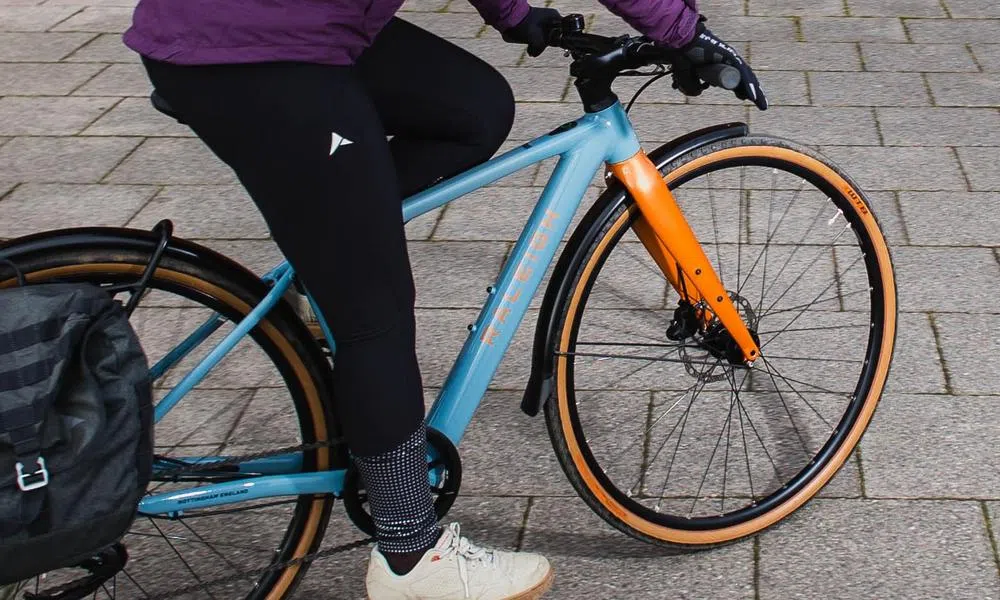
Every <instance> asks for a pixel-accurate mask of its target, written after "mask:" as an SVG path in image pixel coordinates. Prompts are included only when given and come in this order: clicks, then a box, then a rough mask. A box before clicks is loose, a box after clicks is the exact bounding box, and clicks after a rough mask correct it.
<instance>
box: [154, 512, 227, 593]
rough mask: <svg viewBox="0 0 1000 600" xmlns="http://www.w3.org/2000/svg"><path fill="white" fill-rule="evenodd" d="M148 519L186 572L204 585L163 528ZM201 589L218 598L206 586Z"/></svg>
mask: <svg viewBox="0 0 1000 600" xmlns="http://www.w3.org/2000/svg"><path fill="white" fill-rule="evenodd" d="M148 520H149V522H150V523H151V524H152V525H153V527H155V528H156V530H157V531H159V532H160V536H161V537H162V539H163V541H165V542H166V543H167V545H168V546H170V549H171V550H173V551H174V554H176V555H177V558H179V559H180V560H181V563H182V564H183V565H184V567H185V568H186V569H187V570H188V572H189V573H191V576H192V577H194V578H195V580H197V581H198V583H200V584H201V585H205V582H204V581H202V580H201V577H199V576H198V574H197V573H195V571H194V569H193V568H191V565H190V564H188V562H187V561H186V560H184V557H183V556H182V555H181V553H180V551H179V550H177V547H176V546H174V544H173V542H171V541H170V540H169V539H168V538H167V536H166V534H164V533H163V530H162V529H160V526H159V525H157V524H156V521H154V520H153V519H148ZM203 589H204V590H205V593H206V594H208V597H209V598H211V599H212V600H218V599H217V598H216V597H215V595H214V594H212V591H211V590H209V589H208V588H207V587H206V588H203Z"/></svg>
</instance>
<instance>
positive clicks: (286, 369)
mask: <svg viewBox="0 0 1000 600" xmlns="http://www.w3.org/2000/svg"><path fill="white" fill-rule="evenodd" d="M15 260H17V261H18V262H19V263H20V264H19V266H22V267H23V265H24V264H25V263H27V262H28V260H30V259H28V260H25V259H18V258H15ZM39 262H40V263H42V264H40V265H39V266H37V267H33V268H30V269H27V268H25V269H24V272H25V274H27V275H30V274H31V273H33V272H36V271H42V270H46V269H50V268H57V267H69V266H74V265H79V266H86V265H87V264H95V263H116V264H128V265H135V264H138V265H142V264H144V263H143V261H142V260H122V259H121V258H114V257H109V258H108V259H106V260H104V259H95V258H91V259H89V260H88V261H87V263H81V262H79V260H78V259H73V258H72V257H70V258H67V259H66V260H63V261H58V260H56V261H52V260H51V259H50V260H45V259H43V260H41V261H39ZM164 263H165V264H163V265H162V267H161V268H163V269H165V270H173V271H176V272H180V273H184V274H185V275H187V276H189V277H193V278H195V279H198V280H202V281H206V282H207V283H209V284H211V285H215V286H219V287H223V288H225V286H223V285H220V284H218V283H212V282H211V281H208V280H205V279H204V278H203V277H201V276H198V275H195V274H192V273H190V272H187V271H186V270H185V269H183V268H178V267H179V265H176V264H174V263H173V261H172V260H170V259H165V260H164ZM135 279H136V276H134V275H128V276H125V275H122V274H120V273H95V272H90V273H86V274H84V275H81V276H68V277H67V276H62V277H59V278H58V280H59V281H67V282H69V281H75V282H91V283H95V284H104V285H117V284H123V283H128V282H131V281H133V280H135ZM46 281H53V280H46ZM149 289H155V290H159V291H163V292H169V293H171V294H175V295H177V296H180V297H183V298H185V299H188V300H192V301H195V302H198V303H199V304H200V305H202V306H204V307H205V308H208V309H210V310H213V311H215V312H218V313H219V314H222V315H224V316H225V317H226V318H227V319H229V320H230V321H238V320H239V319H240V318H242V313H240V312H239V311H237V310H236V309H234V308H233V307H231V306H229V305H227V304H225V303H223V302H222V301H221V300H219V299H217V298H215V297H213V296H210V295H208V294H206V293H204V292H202V291H201V290H197V289H193V288H189V287H186V286H183V285H180V284H176V283H174V282H170V281H165V280H163V279H161V278H159V277H158V276H157V275H156V274H154V275H153V277H152V278H151V279H150V281H149ZM230 293H232V292H230ZM234 295H236V296H237V297H239V295H238V294H234ZM250 337H251V338H253V340H254V342H256V344H257V345H258V346H259V347H260V349H261V350H263V351H264V352H265V354H267V356H268V358H269V359H270V360H271V363H272V364H273V365H274V366H275V368H276V369H277V370H278V372H279V373H280V374H281V377H282V380H283V382H284V383H285V385H286V388H287V390H288V393H289V397H290V399H291V400H292V403H293V405H294V406H295V413H296V417H297V421H298V424H299V435H300V436H301V437H302V443H303V444H308V443H311V442H315V441H316V436H315V434H314V433H313V432H314V430H315V423H314V422H313V420H312V414H311V411H310V409H309V405H308V402H307V401H306V400H305V399H304V393H303V390H302V387H301V384H300V382H299V380H298V378H297V377H296V376H295V370H294V369H293V368H292V367H291V366H290V365H289V364H288V363H287V362H286V360H285V358H284V355H283V354H282V353H281V351H280V350H279V349H278V348H277V346H275V344H274V343H273V342H271V340H270V339H269V338H268V337H267V335H266V334H264V332H263V331H262V330H261V328H259V327H257V328H254V329H253V330H252V331H251V332H250ZM290 345H292V346H293V347H294V344H291V343H290ZM331 452H332V450H331ZM316 460H317V451H315V450H313V451H308V452H304V453H303V465H304V470H307V471H309V470H315V469H316ZM160 481H161V480H158V479H156V478H155V475H154V478H153V480H152V481H151V484H153V483H158V482H160ZM315 500H316V497H315V496H300V497H299V498H298V499H297V500H296V501H295V508H294V511H293V512H292V517H291V519H290V521H289V524H288V527H287V528H286V530H285V533H284V535H283V537H282V539H281V544H280V546H279V550H277V551H275V552H274V553H273V558H272V562H271V563H270V564H277V563H279V562H283V561H286V560H289V559H291V558H292V555H293V554H294V552H295V549H296V547H297V546H298V541H299V540H300V538H301V537H302V535H303V534H304V530H305V528H306V525H307V522H308V516H309V515H310V513H311V510H312V504H313V502H314V501H315ZM325 510H326V511H327V512H328V511H329V507H326V509H325ZM194 516H197V514H195V515H194ZM206 516H208V515H206ZM143 518H147V519H149V520H150V522H152V523H153V525H154V527H156V525H155V521H156V520H157V518H156V517H142V516H141V515H140V516H139V517H138V518H137V520H138V519H143ZM321 518H322V519H324V520H325V516H324V515H321ZM321 525H322V524H321ZM156 528H157V529H159V528H158V527H156ZM322 529H323V527H321V528H320V535H317V536H316V539H315V540H314V541H313V544H312V545H311V547H310V551H312V550H314V549H315V547H316V546H317V544H318V542H319V540H321V537H322V536H321V534H322ZM128 536H129V534H126V538H125V540H126V546H127V539H128ZM305 567H307V565H305V564H304V565H302V566H300V567H299V569H300V572H301V571H304V570H305ZM127 571H128V567H127V566H126V569H125V571H124V572H123V573H122V574H120V575H121V576H123V577H124V578H126V579H132V577H131V576H129V575H127V574H126V573H127ZM283 573H284V569H278V570H275V571H272V572H268V573H265V574H264V575H263V576H262V577H260V578H259V579H257V580H256V581H252V577H247V580H246V585H248V586H249V585H253V588H252V589H251V590H250V591H249V593H248V594H247V596H246V598H247V599H252V600H256V599H259V598H264V597H265V596H266V595H267V594H268V593H269V592H270V591H271V588H272V587H273V586H274V585H275V584H276V583H277V581H278V580H279V579H280V577H281V576H282V574H283ZM132 581H133V585H135V586H136V587H139V589H140V590H141V586H140V584H139V583H138V582H136V581H135V580H132ZM207 583H208V584H209V586H211V583H212V582H211V580H210V581H208V582H207ZM106 587H107V586H106ZM293 588H294V584H293V586H291V587H290V588H289V591H291V590H292V589H293ZM145 593H146V594H147V595H148V592H145ZM216 593H218V592H216ZM109 595H110V594H109ZM209 595H211V594H209Z"/></svg>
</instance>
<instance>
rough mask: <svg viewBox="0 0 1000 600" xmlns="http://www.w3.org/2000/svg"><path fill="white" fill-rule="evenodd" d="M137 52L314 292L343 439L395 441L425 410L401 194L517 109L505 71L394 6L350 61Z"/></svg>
mask: <svg viewBox="0 0 1000 600" xmlns="http://www.w3.org/2000/svg"><path fill="white" fill-rule="evenodd" d="M145 64H146V68H147V71H148V73H149V76H150V79H151V81H152V83H153V85H154V86H155V87H156V89H157V90H158V91H159V93H160V94H161V95H162V96H163V97H164V98H165V99H166V100H167V102H169V103H170V104H171V106H172V107H173V108H174V110H176V111H177V112H178V113H179V115H180V116H181V117H182V118H183V119H184V120H185V121H186V122H187V123H188V124H189V126H190V127H191V128H192V130H193V131H194V132H195V133H196V134H197V135H198V136H199V137H200V138H201V139H202V140H203V141H204V142H205V143H206V144H207V145H208V146H209V147H210V148H211V150H212V151H213V152H214V153H215V154H216V155H217V156H218V157H219V158H221V159H222V160H223V161H224V162H225V163H227V164H228V165H229V166H230V167H231V168H232V169H233V170H234V171H235V173H236V175H237V176H238V177H239V180H240V182H241V183H242V184H243V185H244V187H246V189H247V191H248V192H249V194H250V196H251V197H252V198H253V201H254V202H255V203H256V205H257V207H258V208H259V209H260V211H261V213H262V214H263V216H264V219H265V220H266V221H267V224H268V227H269V229H270V230H271V234H272V236H273V238H274V240H275V242H276V243H277V245H278V247H279V248H280V249H281V251H282V253H283V254H284V255H285V257H286V258H287V259H288V260H289V262H290V263H291V264H292V266H293V267H294V268H295V270H296V272H297V273H298V274H299V276H300V277H301V279H302V282H303V283H304V284H305V286H306V287H307V288H308V289H309V291H310V293H311V294H312V295H313V296H314V298H315V299H316V301H317V303H318V305H319V307H320V310H321V311H322V313H323V315H324V317H325V318H326V320H327V322H328V324H329V326H330V329H331V331H332V333H333V335H334V338H335V339H336V342H337V356H336V361H335V362H336V366H335V369H334V371H335V383H334V395H335V399H336V403H337V407H338V414H339V416H340V418H341V419H342V420H343V423H344V426H345V432H346V435H347V440H348V443H349V445H350V446H351V449H352V451H353V452H354V453H355V454H356V455H358V456H370V455H374V454H381V453H384V452H387V451H389V450H391V449H393V448H395V447H397V446H398V445H399V444H400V443H401V442H403V440H405V439H406V438H407V437H408V436H409V435H410V434H412V433H413V432H414V431H415V430H416V429H417V427H418V426H419V424H420V421H421V420H422V419H423V416H424V403H423V389H422V385H421V380H420V370H419V368H418V366H417V358H416V350H415V344H416V341H415V323H414V313H413V311H414V285H413V276H412V274H411V271H410V262H409V257H408V255H407V249H406V239H405V235H404V230H403V220H402V213H401V201H402V198H403V197H404V196H406V195H408V194H410V193H413V192H414V191H417V190H419V189H421V188H424V187H426V186H428V185H429V184H431V183H432V182H434V181H436V180H438V179H440V178H442V177H446V176H449V175H452V174H455V173H458V172H460V171H462V170H464V169H466V168H468V167H470V166H473V165H475V164H477V163H480V162H482V161H484V160H486V159H488V158H489V157H490V156H492V155H493V154H494V153H495V152H496V150H497V149H498V148H499V147H500V144H502V143H503V141H504V139H505V138H506V136H507V134H508V133H509V131H510V127H511V124H512V122H513V119H514V99H513V95H512V93H511V90H510V86H509V85H508V84H507V82H506V81H505V80H504V78H503V77H502V76H501V75H500V74H499V73H498V72H497V71H495V70H494V69H493V68H492V67H490V66H489V65H488V64H486V63H485V62H483V61H481V60H479V59H478V58H476V57H474V56H472V55H471V54H469V53H467V52H465V51H464V50H462V49H461V48H459V47H457V46H455V45H453V44H451V43H449V42H447V41H445V40H443V39H441V38H438V37H436V36H434V35H432V34H430V33H428V32H426V31H424V30H422V29H419V28H417V27H416V26H414V25H411V24H409V23H407V22H405V21H402V20H400V19H393V20H392V21H391V22H390V23H389V24H388V25H387V26H386V27H385V29H383V31H382V32H381V33H380V34H379V36H378V37H377V39H376V40H375V42H374V44H373V45H372V46H371V47H370V48H369V49H368V50H367V51H366V52H365V53H364V54H363V55H362V56H361V58H360V59H359V61H358V64H357V65H356V67H335V66H325V65H314V64H299V63H268V64H253V65H212V66H198V67H190V66H174V65H169V64H165V63H159V62H153V61H148V60H147V61H145ZM387 135H391V136H393V137H392V140H391V141H389V142H387V141H386V136H387ZM338 137H342V138H344V141H343V142H341V143H340V144H339V146H337V145H336V140H337V138H338ZM335 146H336V147H335Z"/></svg>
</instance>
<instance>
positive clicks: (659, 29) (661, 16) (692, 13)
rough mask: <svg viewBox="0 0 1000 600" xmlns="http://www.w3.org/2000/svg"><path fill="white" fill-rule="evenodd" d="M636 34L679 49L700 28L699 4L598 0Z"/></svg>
mask: <svg viewBox="0 0 1000 600" xmlns="http://www.w3.org/2000/svg"><path fill="white" fill-rule="evenodd" d="M599 1H600V3H601V4H603V5H604V6H605V7H607V9H608V10H610V11H611V12H613V13H614V14H616V15H618V16H619V17H621V18H622V19H624V20H625V22H626V23H628V24H629V25H631V26H632V27H633V28H635V29H636V31H639V32H640V33H642V34H643V35H646V36H648V37H649V38H650V39H652V40H654V41H656V42H659V43H661V44H664V45H666V46H670V47H672V48H679V47H681V46H683V45H685V44H687V43H688V42H690V41H691V39H692V38H694V32H695V26H696V25H697V24H698V17H699V15H698V7H697V4H696V0H599Z"/></svg>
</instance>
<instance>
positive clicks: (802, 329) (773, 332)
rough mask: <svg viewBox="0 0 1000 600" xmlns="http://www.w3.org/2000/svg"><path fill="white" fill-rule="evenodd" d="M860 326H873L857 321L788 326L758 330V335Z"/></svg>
mask: <svg viewBox="0 0 1000 600" xmlns="http://www.w3.org/2000/svg"><path fill="white" fill-rule="evenodd" d="M859 327H871V325H870V324H868V323H857V324H854V325H828V326H820V327H793V328H787V327H785V328H782V329H776V330H773V331H758V332H757V335H771V334H778V333H784V332H786V331H790V332H796V331H830V330H836V329H854V328H859Z"/></svg>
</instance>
